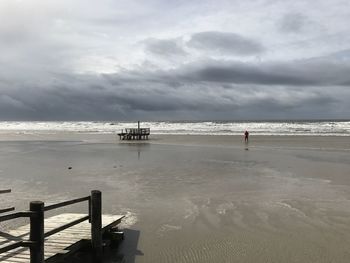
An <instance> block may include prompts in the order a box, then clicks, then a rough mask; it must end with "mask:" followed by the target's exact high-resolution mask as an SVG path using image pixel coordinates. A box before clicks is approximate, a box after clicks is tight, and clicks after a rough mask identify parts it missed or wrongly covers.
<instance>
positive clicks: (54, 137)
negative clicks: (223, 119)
mask: <svg viewBox="0 0 350 263" xmlns="http://www.w3.org/2000/svg"><path fill="white" fill-rule="evenodd" d="M11 141H13V142H16V141H28V142H30V141H33V142H35V141H44V142H45V141H47V142H72V143H73V142H74V143H116V144H165V145H192V146H216V147H224V148H229V147H234V148H237V147H246V146H248V147H249V148H260V147H262V148H266V147H268V148H285V149H314V150H317V149H322V150H342V151H350V140H349V138H348V137H347V136H326V135H322V136H314V135H307V136H304V135H278V136H277V135H254V134H251V135H250V136H249V142H248V144H245V143H244V137H243V135H170V134H166V135H164V134H151V135H150V139H149V140H141V141H137V140H135V141H134V140H131V141H121V140H119V137H118V136H117V134H99V133H76V132H72V133H70V132H62V133H50V134H49V133H35V134H18V133H0V142H11Z"/></svg>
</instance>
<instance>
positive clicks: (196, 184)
mask: <svg viewBox="0 0 350 263" xmlns="http://www.w3.org/2000/svg"><path fill="white" fill-rule="evenodd" d="M215 140H217V141H215ZM278 140H279V141H278V147H276V145H270V146H269V144H268V143H267V142H266V140H265V141H264V142H263V145H260V144H259V141H258V140H257V139H255V138H254V140H252V141H251V142H249V145H248V144H247V145H246V144H242V141H241V140H240V141H239V143H235V142H234V140H233V139H231V138H228V139H227V141H224V139H222V138H217V139H215V138H212V137H210V138H206V137H204V138H203V137H201V138H198V139H197V138H194V139H193V138H192V139H189V138H188V137H184V138H183V139H181V138H180V139H179V138H177V139H174V138H172V137H169V138H168V137H164V138H161V139H157V140H154V141H152V140H150V141H149V142H148V143H146V144H138V143H119V142H118V143H115V142H113V143H105V142H104V143H98V142H96V141H94V142H93V143H87V142H84V143H77V142H75V143H70V142H58V141H56V142H47V141H41V142H35V143H34V142H30V141H23V142H2V143H1V148H0V160H1V162H0V164H1V167H0V170H1V173H0V177H1V182H2V183H3V184H4V185H6V186H7V187H11V188H12V189H13V193H12V199H13V200H15V203H16V204H15V205H16V206H18V207H19V208H21V207H20V206H21V204H22V203H28V200H33V199H37V198H40V199H44V200H47V201H59V200H65V199H67V198H68V197H69V198H70V197H72V198H73V197H77V196H81V195H84V194H85V193H88V192H89V191H90V190H91V189H92V188H94V189H100V190H101V191H102V192H103V200H104V207H103V212H104V213H118V214H127V218H126V220H125V222H124V225H123V228H124V232H125V236H126V239H125V240H124V242H123V244H122V246H121V247H120V249H119V250H118V251H111V252H110V253H109V254H108V256H106V259H108V262H118V260H119V259H120V256H121V255H124V258H125V262H276V263H277V262H344V263H345V262H347V261H348V253H347V251H348V244H350V219H349V218H350V203H349V201H348V200H350V179H349V176H348V174H349V171H350V155H349V153H348V152H347V150H346V149H348V148H349V147H348V146H347V142H346V141H344V148H341V144H340V143H339V144H337V145H338V146H337V147H338V148H337V149H334V148H332V149H330V148H328V147H329V145H328V144H327V143H325V144H323V143H320V140H319V139H317V138H316V139H313V138H307V142H306V143H307V145H308V146H302V145H301V143H300V142H299V143H300V145H301V146H300V147H299V146H298V145H296V144H294V145H293V143H292V142H291V139H290V138H286V139H285V140H286V141H285V144H283V138H279V139H278ZM232 141H233V142H232ZM276 144H277V143H276ZM242 145H243V146H242ZM292 146H293V147H292ZM320 148H322V151H320V150H319V149H320ZM247 149H248V150H247ZM70 166H71V167H72V169H70V170H68V169H67V167H70ZM34 189H35V191H34ZM71 209H73V211H75V212H79V211H83V210H84V209H85V207H79V206H75V207H73V208H71ZM70 211H72V210H70Z"/></svg>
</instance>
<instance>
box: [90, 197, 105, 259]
mask: <svg viewBox="0 0 350 263" xmlns="http://www.w3.org/2000/svg"><path fill="white" fill-rule="evenodd" d="M101 196H102V194H101V191H98V190H93V191H91V211H90V217H91V245H92V249H93V253H94V262H96V263H97V262H102V215H101V211H102V201H101Z"/></svg>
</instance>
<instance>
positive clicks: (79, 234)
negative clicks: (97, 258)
mask: <svg viewBox="0 0 350 263" xmlns="http://www.w3.org/2000/svg"><path fill="white" fill-rule="evenodd" d="M86 216H87V215H86V214H73V213H66V214H60V215H57V216H53V217H50V218H48V219H45V225H44V229H45V232H48V231H50V230H53V229H56V228H58V227H60V226H62V225H64V224H67V223H69V222H71V221H74V220H78V219H80V218H84V217H86ZM123 218H124V216H122V215H102V233H105V232H106V231H109V230H110V229H111V228H113V227H115V226H116V225H118V224H119V223H120V222H121V220H122V219H123ZM29 232H30V225H29V224H28V225H25V226H22V227H19V228H17V229H15V230H11V231H9V232H8V234H5V233H2V232H0V247H2V246H4V245H9V244H11V243H15V242H18V241H20V240H23V239H28V237H29ZM90 240H91V224H90V223H89V222H88V221H86V220H85V221H83V222H81V223H79V224H77V225H74V226H72V227H70V228H67V229H65V230H62V231H60V232H58V233H56V234H53V235H51V236H49V237H47V238H45V243H44V258H45V262H56V261H57V260H58V259H60V258H61V257H63V256H67V255H68V254H70V253H74V252H75V251H77V250H78V249H80V248H81V247H82V246H85V245H88V244H89V241H90ZM0 262H3V263H25V262H28V263H29V262H30V251H29V250H28V249H27V248H23V247H19V248H16V249H13V250H11V251H9V252H6V253H2V254H0Z"/></svg>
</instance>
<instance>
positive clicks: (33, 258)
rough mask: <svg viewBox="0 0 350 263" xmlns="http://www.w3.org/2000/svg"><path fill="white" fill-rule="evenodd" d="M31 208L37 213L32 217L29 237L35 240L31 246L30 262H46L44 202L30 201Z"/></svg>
mask: <svg viewBox="0 0 350 263" xmlns="http://www.w3.org/2000/svg"><path fill="white" fill-rule="evenodd" d="M29 209H30V211H31V212H34V213H35V214H34V215H32V216H31V217H30V234H29V239H30V241H31V242H33V245H32V246H30V263H44V203H43V202H41V201H33V202H30V205H29Z"/></svg>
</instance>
